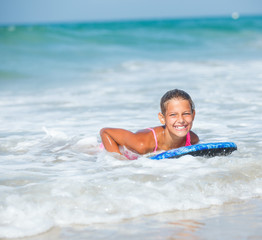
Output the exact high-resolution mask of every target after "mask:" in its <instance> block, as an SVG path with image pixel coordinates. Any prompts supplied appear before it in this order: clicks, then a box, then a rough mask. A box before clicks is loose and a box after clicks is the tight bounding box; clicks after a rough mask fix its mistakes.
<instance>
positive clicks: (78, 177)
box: [0, 17, 262, 239]
mask: <svg viewBox="0 0 262 240" xmlns="http://www.w3.org/2000/svg"><path fill="white" fill-rule="evenodd" d="M0 61H1V64H0V109H1V116H0V196H1V197H0V238H1V239H6V238H7V239H10V238H23V239H24V238H25V239H86V238H92V239H105V238H106V239H123V238H125V239H141V238H144V239H172V238H173V239H211V237H212V239H261V237H262V230H261V229H262V225H261V222H262V221H261V220H262V200H261V197H262V157H261V156H262V140H261V139H262V131H261V129H262V123H261V120H262V117H261V112H262V84H261V82H262V17H240V18H239V19H237V20H234V19H231V18H202V19H168V20H164V19H163V20H147V21H122V22H105V23H103V22H100V23H71V24H51V25H27V26H0ZM173 88H180V89H183V90H185V91H187V92H188V93H189V94H190V95H191V97H192V98H193V100H194V102H195V105H196V118H195V121H194V126H193V131H195V132H196V133H197V134H198V136H199V137H200V140H201V142H219V141H233V142H235V143H236V144H237V145H238V151H236V152H234V153H233V154H231V155H230V156H227V157H214V158H202V157H192V156H184V157H182V158H179V159H169V160H168V159H167V160H161V161H153V160H149V159H148V158H146V157H143V156H141V158H139V159H138V160H136V161H127V160H121V159H120V158H119V156H117V155H115V154H109V153H106V152H105V151H101V150H100V149H99V147H98V145H99V143H100V138H99V131H100V129H101V128H103V127H109V126H110V127H120V128H125V129H129V130H131V131H137V130H139V129H143V128H147V127H154V126H157V125H159V124H160V123H159V121H158V118H157V114H158V112H159V101H160V98H161V97H162V95H163V94H164V93H165V92H166V91H168V90H170V89H173Z"/></svg>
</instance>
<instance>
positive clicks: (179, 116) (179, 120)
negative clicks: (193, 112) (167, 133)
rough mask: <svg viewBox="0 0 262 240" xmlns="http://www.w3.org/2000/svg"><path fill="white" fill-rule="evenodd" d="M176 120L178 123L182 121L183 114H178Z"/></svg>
mask: <svg viewBox="0 0 262 240" xmlns="http://www.w3.org/2000/svg"><path fill="white" fill-rule="evenodd" d="M177 121H178V122H179V123H184V122H185V120H184V116H183V115H182V114H180V115H178V118H177Z"/></svg>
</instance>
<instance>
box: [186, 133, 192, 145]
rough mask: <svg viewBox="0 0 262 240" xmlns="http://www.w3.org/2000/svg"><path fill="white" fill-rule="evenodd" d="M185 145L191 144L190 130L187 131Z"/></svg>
mask: <svg viewBox="0 0 262 240" xmlns="http://www.w3.org/2000/svg"><path fill="white" fill-rule="evenodd" d="M185 146H191V137H190V132H188V133H187V135H186V145H185Z"/></svg>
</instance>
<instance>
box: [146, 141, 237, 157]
mask: <svg viewBox="0 0 262 240" xmlns="http://www.w3.org/2000/svg"><path fill="white" fill-rule="evenodd" d="M235 150H237V145H236V144H235V143H233V142H216V143H202V144H196V145H191V146H186V147H180V148H176V149H172V150H168V151H166V152H162V153H159V154H157V155H154V156H151V157H150V159H154V160H161V159H165V158H179V157H181V156H184V155H192V156H201V157H215V156H227V155H229V154H231V153H232V152H233V151H235Z"/></svg>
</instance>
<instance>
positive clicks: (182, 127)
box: [175, 126, 185, 129]
mask: <svg viewBox="0 0 262 240" xmlns="http://www.w3.org/2000/svg"><path fill="white" fill-rule="evenodd" d="M175 128H177V129H184V128H185V126H181V127H180V126H176V127H175Z"/></svg>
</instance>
